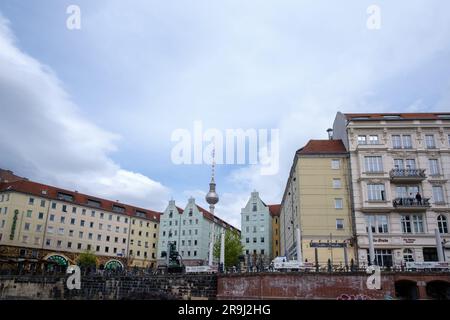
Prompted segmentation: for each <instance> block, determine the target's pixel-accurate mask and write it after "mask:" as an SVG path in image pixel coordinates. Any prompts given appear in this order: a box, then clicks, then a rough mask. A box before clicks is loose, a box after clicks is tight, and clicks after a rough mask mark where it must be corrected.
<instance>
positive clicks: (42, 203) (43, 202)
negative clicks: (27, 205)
mask: <svg viewBox="0 0 450 320" xmlns="http://www.w3.org/2000/svg"><path fill="white" fill-rule="evenodd" d="M41 207H42V208H44V207H45V200H41Z"/></svg>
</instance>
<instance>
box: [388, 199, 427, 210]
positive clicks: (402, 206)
mask: <svg viewBox="0 0 450 320" xmlns="http://www.w3.org/2000/svg"><path fill="white" fill-rule="evenodd" d="M392 205H393V206H394V209H395V210H396V211H424V210H426V209H427V208H430V207H431V205H430V198H422V199H420V200H418V199H416V198H395V199H394V201H392Z"/></svg>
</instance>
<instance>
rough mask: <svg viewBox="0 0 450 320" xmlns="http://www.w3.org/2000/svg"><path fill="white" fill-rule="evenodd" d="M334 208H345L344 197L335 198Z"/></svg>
mask: <svg viewBox="0 0 450 320" xmlns="http://www.w3.org/2000/svg"><path fill="white" fill-rule="evenodd" d="M334 208H335V209H342V208H343V200H342V199H334Z"/></svg>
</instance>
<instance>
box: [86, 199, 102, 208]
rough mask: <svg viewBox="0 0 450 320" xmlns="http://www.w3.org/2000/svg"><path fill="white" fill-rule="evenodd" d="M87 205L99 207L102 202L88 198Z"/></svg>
mask: <svg viewBox="0 0 450 320" xmlns="http://www.w3.org/2000/svg"><path fill="white" fill-rule="evenodd" d="M87 205H88V206H91V207H97V208H98V207H101V205H102V204H101V202H100V201H97V200H92V199H88V201H87Z"/></svg>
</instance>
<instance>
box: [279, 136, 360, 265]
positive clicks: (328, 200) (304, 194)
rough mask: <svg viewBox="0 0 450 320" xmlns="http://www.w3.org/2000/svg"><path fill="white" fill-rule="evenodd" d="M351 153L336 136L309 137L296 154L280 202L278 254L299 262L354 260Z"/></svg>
mask: <svg viewBox="0 0 450 320" xmlns="http://www.w3.org/2000/svg"><path fill="white" fill-rule="evenodd" d="M348 163H349V155H348V152H347V151H346V149H345V146H344V144H343V143H342V141H340V140H310V141H309V142H308V143H307V144H306V145H305V146H304V147H303V148H301V149H300V150H298V151H297V152H296V154H295V158H294V163H293V165H292V168H291V171H290V174H289V178H288V181H287V185H286V188H285V192H284V195H283V199H282V203H281V215H280V228H281V239H280V240H281V241H280V245H281V248H280V250H281V254H282V255H285V256H287V257H289V258H297V256H296V252H297V248H296V237H297V236H296V229H297V228H299V229H300V238H301V241H300V243H301V254H302V258H303V261H304V262H305V261H307V262H311V263H316V261H317V263H318V264H319V265H321V266H324V265H327V264H328V263H330V264H331V265H334V266H343V267H344V266H346V265H347V266H349V265H350V264H351V261H352V259H353V260H354V259H355V247H354V239H353V225H352V219H351V202H350V185H349V182H350V178H349V167H348Z"/></svg>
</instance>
